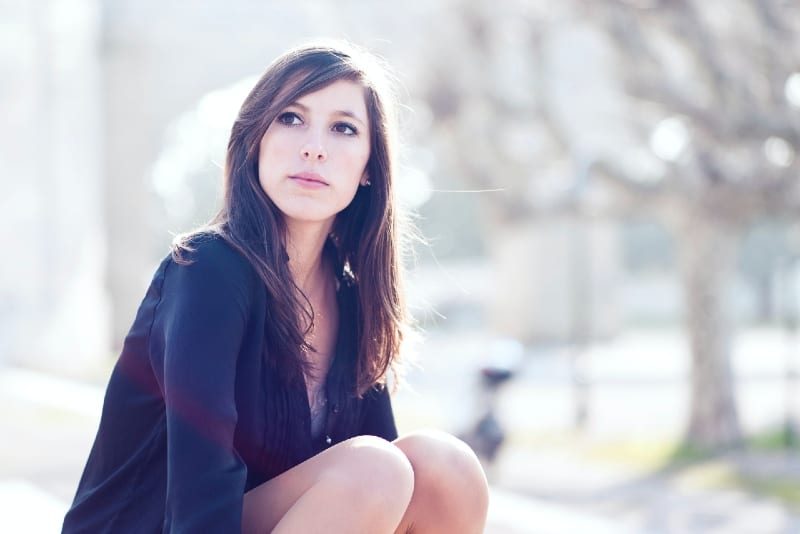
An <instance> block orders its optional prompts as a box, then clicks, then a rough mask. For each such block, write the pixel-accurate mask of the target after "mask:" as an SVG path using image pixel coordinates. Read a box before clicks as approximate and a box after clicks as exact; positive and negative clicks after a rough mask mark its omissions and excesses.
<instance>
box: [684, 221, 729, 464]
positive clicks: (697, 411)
mask: <svg viewBox="0 0 800 534" xmlns="http://www.w3.org/2000/svg"><path fill="white" fill-rule="evenodd" d="M689 222H690V224H687V225H685V226H683V229H682V234H683V235H682V236H680V237H679V238H678V239H677V240H676V243H677V246H678V247H679V258H680V264H681V265H680V267H681V274H682V277H683V287H684V291H685V303H686V320H687V327H688V333H689V342H690V349H691V362H692V367H691V402H690V416H689V426H688V435H687V441H688V443H689V444H690V445H693V446H696V447H700V448H703V449H712V450H719V449H724V448H728V447H731V446H735V445H737V444H738V443H740V441H741V437H742V436H741V430H740V427H739V418H738V413H737V409H736V401H735V395H734V384H733V376H732V371H731V344H732V343H731V342H732V338H733V321H732V315H733V314H732V309H731V304H732V302H731V300H732V299H731V298H730V296H731V295H730V293H731V284H730V282H731V275H732V273H733V270H734V266H735V259H736V250H737V245H738V235H737V232H736V231H735V230H734V229H732V228H729V227H726V226H725V225H723V224H718V223H715V222H712V221H708V220H707V219H706V220H703V218H700V217H695V218H691V220H690V221H689Z"/></svg>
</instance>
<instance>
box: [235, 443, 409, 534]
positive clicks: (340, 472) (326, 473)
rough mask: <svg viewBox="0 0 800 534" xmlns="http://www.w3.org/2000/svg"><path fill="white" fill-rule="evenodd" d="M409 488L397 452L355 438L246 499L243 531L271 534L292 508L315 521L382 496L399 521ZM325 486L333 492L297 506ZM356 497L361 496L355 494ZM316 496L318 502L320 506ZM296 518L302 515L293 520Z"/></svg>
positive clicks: (402, 460)
mask: <svg viewBox="0 0 800 534" xmlns="http://www.w3.org/2000/svg"><path fill="white" fill-rule="evenodd" d="M382 481H391V482H392V483H391V484H388V483H387V484H384V483H382ZM413 483H414V482H413V472H412V470H411V465H410V464H409V462H408V459H407V458H406V457H405V455H404V454H403V452H401V451H400V449H399V448H397V447H396V446H395V445H393V444H391V443H389V442H388V441H386V440H383V439H380V438H376V437H374V436H358V437H355V438H352V439H349V440H347V441H344V442H342V443H338V444H336V445H334V446H333V447H331V448H329V449H327V450H325V451H323V452H321V453H319V454H317V455H316V456H314V457H312V458H310V459H308V460H306V461H305V462H303V463H301V464H299V465H297V466H295V467H293V468H291V469H289V470H288V471H286V472H284V473H282V474H280V475H279V476H277V477H275V478H273V479H271V480H268V481H267V482H265V483H263V484H261V485H260V486H257V487H255V488H253V489H252V490H250V491H248V492H247V493H245V495H244V505H243V510H242V513H243V516H242V530H243V532H246V533H249V532H259V533H263V532H270V531H271V530H272V529H273V528H275V526H276V525H277V524H278V523H279V522H280V521H281V519H283V518H284V517H285V516H287V514H288V513H289V512H290V510H292V508H293V507H296V506H301V505H308V506H310V507H313V508H314V509H315V510H316V511H317V515H316V517H320V512H324V511H327V510H331V509H333V510H337V509H341V508H342V507H348V506H358V505H359V504H362V505H363V503H359V502H356V501H358V500H360V499H359V498H360V497H363V496H366V497H367V498H370V497H373V496H376V494H380V493H384V492H385V495H384V497H385V499H384V500H386V501H389V502H390V504H391V505H394V504H392V503H393V501H398V502H397V504H396V506H398V507H401V510H400V512H399V513H400V515H398V520H399V518H400V517H401V516H402V514H403V511H404V510H405V507H406V506H407V505H408V500H410V498H411V491H412V489H413ZM325 484H330V485H331V487H333V488H336V491H328V492H319V491H318V492H317V493H315V494H314V499H312V500H313V501H314V502H305V501H308V499H305V501H301V499H302V498H303V497H304V496H305V495H310V494H311V493H312V492H311V491H310V490H312V489H313V488H315V487H317V489H319V488H321V487H323V485H325ZM358 492H362V493H363V495H357V494H355V493H358ZM320 493H321V494H322V500H323V502H320V496H319V494H320ZM406 494H407V495H406ZM404 499H405V502H403V500H404ZM309 511H310V512H311V515H309V516H308V517H309V521H313V520H314V519H315V515H313V513H314V510H309ZM295 512H297V511H295ZM298 515H301V514H298V513H294V514H293V516H298ZM323 515H324V514H323Z"/></svg>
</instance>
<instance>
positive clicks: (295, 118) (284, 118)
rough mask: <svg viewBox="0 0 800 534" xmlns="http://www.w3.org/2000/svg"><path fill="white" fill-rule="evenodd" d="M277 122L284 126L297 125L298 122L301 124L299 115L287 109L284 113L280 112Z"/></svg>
mask: <svg viewBox="0 0 800 534" xmlns="http://www.w3.org/2000/svg"><path fill="white" fill-rule="evenodd" d="M278 122H279V123H281V124H283V125H284V126H297V125H298V124H303V121H302V120H301V119H300V116H299V115H298V114H297V113H293V112H291V111H287V112H286V113H281V114H280V115H278Z"/></svg>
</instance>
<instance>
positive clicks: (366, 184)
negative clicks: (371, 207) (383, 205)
mask: <svg viewBox="0 0 800 534" xmlns="http://www.w3.org/2000/svg"><path fill="white" fill-rule="evenodd" d="M364 185H365V186H366V187H369V186H371V185H372V182H370V181H369V178H367V180H366V181H365V182H364Z"/></svg>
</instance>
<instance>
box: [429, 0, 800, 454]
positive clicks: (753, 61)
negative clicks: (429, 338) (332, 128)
mask: <svg viewBox="0 0 800 534" xmlns="http://www.w3.org/2000/svg"><path fill="white" fill-rule="evenodd" d="M453 20H454V21H458V22H460V24H459V23H456V22H454V23H453V24H452V28H449V29H443V31H442V32H440V33H439V35H438V37H439V38H440V39H441V42H439V43H437V51H438V52H439V53H438V54H431V56H430V57H429V58H428V60H429V61H430V62H432V64H433V68H431V72H432V73H433V74H432V75H431V78H430V79H429V80H427V82H428V94H429V103H430V106H431V109H432V111H433V113H434V116H435V117H436V119H437V121H436V124H437V128H439V129H440V130H441V131H442V133H444V134H445V135H446V136H447V138H448V139H449V140H450V145H449V152H450V154H451V155H450V161H449V162H450V164H451V165H453V166H455V168H456V169H457V171H458V173H459V174H460V175H461V176H463V177H464V179H465V180H467V181H469V182H470V183H471V185H472V186H477V187H485V188H487V189H496V188H502V189H503V190H504V193H502V194H494V195H486V196H484V197H483V200H484V201H485V202H486V203H487V204H488V212H489V213H490V216H489V217H488V221H489V224H490V225H493V226H495V228H496V229H495V231H497V230H500V231H502V229H503V228H504V227H508V226H509V225H513V224H515V223H517V222H519V221H521V220H530V219H532V218H534V217H541V216H542V214H543V213H553V212H554V211H556V212H560V213H563V211H564V209H566V208H568V209H571V210H575V211H576V212H577V213H580V214H582V215H584V216H592V215H596V214H598V213H602V214H606V215H608V214H610V215H614V214H623V213H624V214H631V213H640V214H646V215H648V216H651V217H656V218H658V220H659V221H660V222H661V224H663V225H664V226H665V227H666V228H668V229H669V230H670V232H671V234H672V236H673V239H674V241H675V248H676V253H677V260H678V264H679V265H680V272H681V275H682V280H683V286H684V289H685V305H686V318H687V328H688V333H689V339H690V347H691V358H692V369H691V375H692V376H691V413H690V417H689V425H688V431H687V439H688V441H689V442H690V443H691V444H693V445H697V446H701V447H706V448H724V447H728V446H731V445H735V444H737V443H739V442H740V441H741V430H740V425H739V421H738V416H737V409H736V404H735V400H734V387H733V377H732V371H731V364H730V354H731V341H732V337H733V334H734V325H733V321H732V319H733V317H732V309H731V303H730V302H729V298H728V297H729V293H730V290H729V282H730V278H731V276H732V274H733V272H734V270H735V267H736V255H737V250H738V247H739V245H740V241H741V237H742V236H743V234H744V232H745V230H746V229H747V228H749V227H750V226H751V225H752V224H753V223H754V222H756V221H758V220H761V219H763V218H764V217H767V216H769V217H773V218H774V217H793V216H796V215H797V213H798V211H800V181H799V180H798V179H797V178H798V176H797V175H798V169H800V163H799V162H798V158H797V157H796V154H795V147H797V146H798V143H800V72H798V71H800V31H799V30H800V6H798V5H797V4H796V3H794V2H789V1H782V0H709V1H705V2H693V1H691V0H602V1H594V2H582V1H580V0H572V1H568V2H562V3H558V4H552V3H544V2H537V1H530V2H523V1H518V0H504V1H503V0H501V1H497V2H492V3H491V5H487V4H486V3H484V2H479V1H477V0H475V1H466V2H463V3H462V4H460V5H459V7H458V9H457V10H456V12H454V17H453ZM554 174H555V175H560V176H561V185H560V186H556V187H552V186H550V187H545V185H547V184H548V177H552V176H553V175H554ZM509 282H510V283H518V282H519V281H516V280H509Z"/></svg>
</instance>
